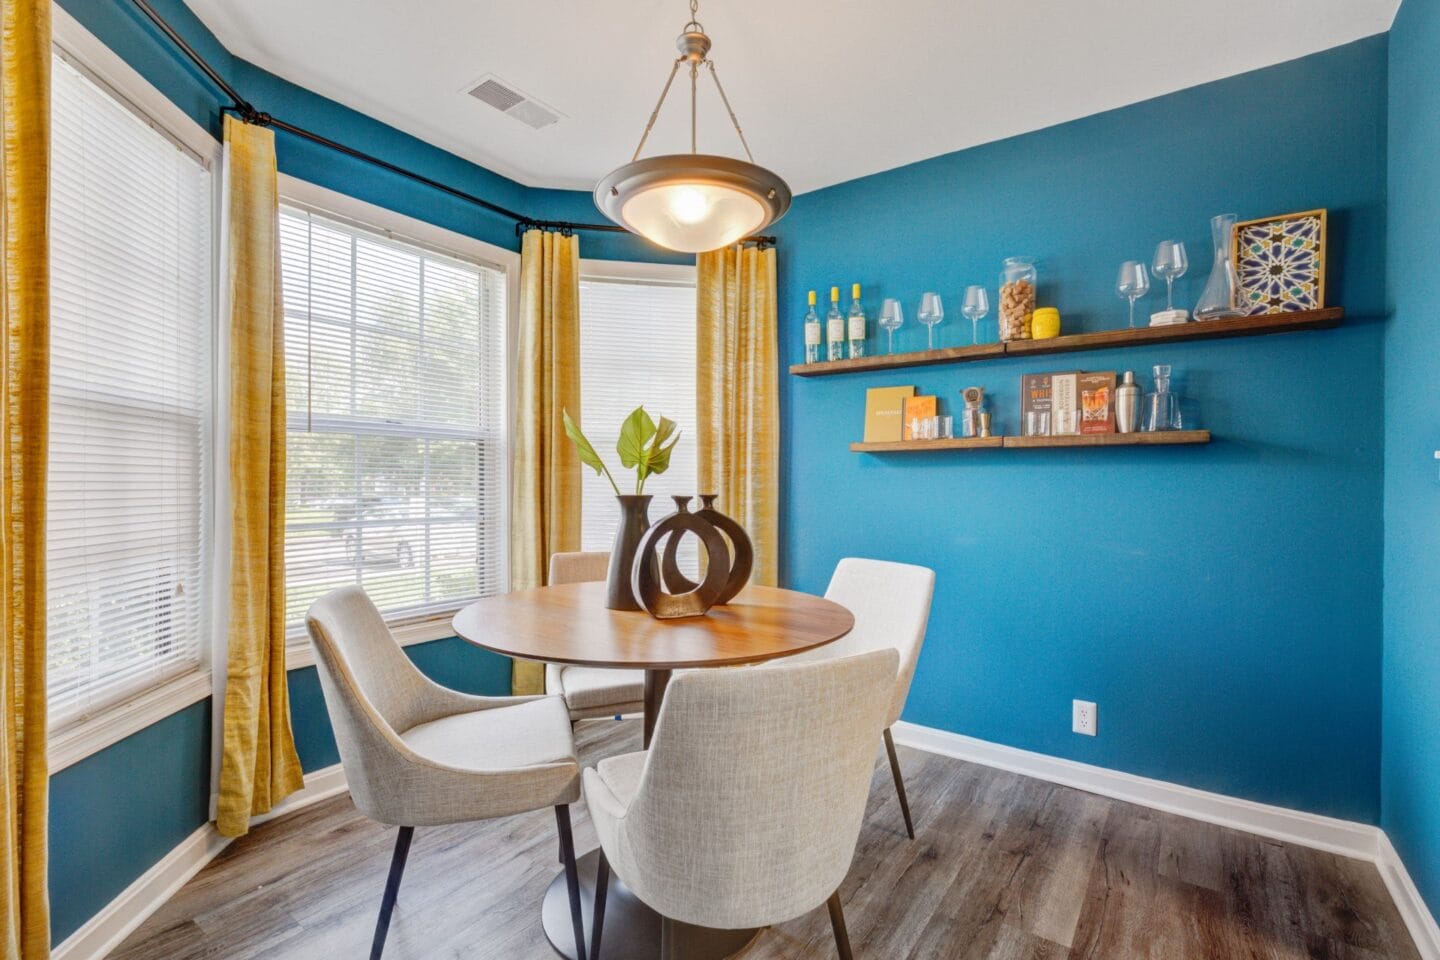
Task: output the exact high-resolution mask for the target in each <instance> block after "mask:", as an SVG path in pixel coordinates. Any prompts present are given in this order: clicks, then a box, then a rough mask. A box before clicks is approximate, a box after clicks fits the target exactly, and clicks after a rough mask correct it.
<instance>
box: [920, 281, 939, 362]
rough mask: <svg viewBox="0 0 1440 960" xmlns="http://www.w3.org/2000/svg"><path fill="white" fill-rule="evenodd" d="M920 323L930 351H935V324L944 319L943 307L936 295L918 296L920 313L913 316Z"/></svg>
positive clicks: (925, 294) (923, 294)
mask: <svg viewBox="0 0 1440 960" xmlns="http://www.w3.org/2000/svg"><path fill="white" fill-rule="evenodd" d="M915 316H916V317H918V318H919V320H920V322H921V323H923V324H925V329H926V333H927V335H928V340H929V344H930V347H929V348H930V349H931V350H934V349H935V324H937V323H939V322H940V321H941V320H944V319H945V305H944V304H942V303H941V302H940V294H938V293H922V294H921V295H920V312H919V313H917V314H916V315H915Z"/></svg>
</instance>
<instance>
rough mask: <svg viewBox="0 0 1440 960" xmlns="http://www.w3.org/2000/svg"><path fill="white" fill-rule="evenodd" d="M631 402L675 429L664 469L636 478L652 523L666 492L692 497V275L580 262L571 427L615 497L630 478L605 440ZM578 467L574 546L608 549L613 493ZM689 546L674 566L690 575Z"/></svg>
mask: <svg viewBox="0 0 1440 960" xmlns="http://www.w3.org/2000/svg"><path fill="white" fill-rule="evenodd" d="M638 406H644V407H645V410H646V411H647V412H648V413H649V414H650V415H651V416H652V417H654V418H655V419H656V420H659V419H660V417H662V416H666V417H669V418H670V419H671V420H674V421H675V422H676V423H677V424H679V425H680V430H681V437H680V443H679V445H678V446H677V447H676V448H675V452H674V454H673V456H672V458H671V461H670V469H669V470H667V471H666V472H665V473H663V474H661V475H659V476H656V477H651V478H650V479H648V480H647V481H646V482H645V492H646V493H649V494H653V495H654V496H655V501H654V502H653V503H652V504H651V510H650V514H651V519H652V520H656V519H659V518H660V517H662V516H664V515H665V514H667V513H669V512H671V510H673V509H674V507H673V505H672V504H671V503H670V501H669V499H668V497H669V496H670V495H672V494H682V495H694V494H696V493H698V492H699V491H698V490H696V488H695V485H696V482H697V481H696V477H697V472H698V460H697V456H696V447H695V270H694V268H693V267H672V266H664V265H658V264H632V263H607V262H603V261H590V262H586V263H584V264H582V271H581V279H580V410H581V418H580V419H581V426H582V427H583V428H584V430H585V435H586V436H587V437H589V438H590V442H591V443H592V444H594V446H595V449H596V451H597V452H599V454H600V456H601V458H602V459H604V460H605V462H606V464H607V465H608V466H609V467H610V469H611V471H612V472H613V473H614V474H615V482H616V483H618V484H619V485H620V490H621V492H622V493H633V492H634V473H633V472H630V471H623V470H621V469H620V464H619V457H618V456H617V455H616V453H615V442H616V440H617V439H618V438H619V436H620V424H621V423H622V422H623V421H624V419H625V417H626V416H628V415H629V414H630V411H632V410H634V409H635V408H636V407H638ZM582 469H583V475H584V480H583V481H582V486H581V498H582V507H581V542H582V545H583V547H584V549H586V550H609V549H610V546H611V543H612V541H613V540H614V538H615V525H616V523H617V522H618V521H619V518H620V510H619V507H618V505H617V504H616V502H615V491H614V490H613V489H611V487H610V484H609V482H608V481H607V480H606V479H605V478H604V477H603V476H596V475H595V473H594V471H593V470H590V469H588V468H582ZM627 477H628V479H629V483H628V485H627V482H626V480H627ZM697 550H698V548H697V547H696V545H695V540H694V538H686V540H685V545H684V546H683V547H682V548H681V551H680V559H681V562H682V565H684V566H686V567H688V568H690V569H691V570H693V569H694V564H695V557H696V551H697Z"/></svg>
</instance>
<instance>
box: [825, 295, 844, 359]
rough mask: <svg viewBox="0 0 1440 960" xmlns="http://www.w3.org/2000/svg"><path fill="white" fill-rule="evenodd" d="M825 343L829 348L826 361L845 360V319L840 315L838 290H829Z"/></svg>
mask: <svg viewBox="0 0 1440 960" xmlns="http://www.w3.org/2000/svg"><path fill="white" fill-rule="evenodd" d="M825 343H826V346H827V347H828V348H829V355H828V358H827V359H830V360H844V359H845V318H844V317H843V316H841V314H840V288H839V287H831V288H830V312H829V313H827V314H825Z"/></svg>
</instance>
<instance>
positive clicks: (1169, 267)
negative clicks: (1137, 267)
mask: <svg viewBox="0 0 1440 960" xmlns="http://www.w3.org/2000/svg"><path fill="white" fill-rule="evenodd" d="M1152 266H1153V267H1154V271H1155V276H1157V277H1159V278H1160V279H1161V280H1164V281H1165V309H1166V310H1174V309H1175V281H1176V280H1179V279H1180V278H1181V277H1183V276H1185V271H1187V270H1189V269H1190V257H1189V255H1188V254H1186V252H1185V244H1183V243H1181V242H1180V241H1179V240H1161V241H1160V245H1159V246H1157V247H1156V248H1155V262H1154V264H1152ZM1132 326H1133V324H1132Z"/></svg>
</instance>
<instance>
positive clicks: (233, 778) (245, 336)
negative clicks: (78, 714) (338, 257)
mask: <svg viewBox="0 0 1440 960" xmlns="http://www.w3.org/2000/svg"><path fill="white" fill-rule="evenodd" d="M7 2H8V0H7ZM225 179H226V197H225V223H226V231H227V233H226V240H227V244H228V249H229V263H228V274H227V283H228V287H227V292H228V295H229V304H230V499H231V504H232V507H233V519H232V521H231V543H230V624H229V630H228V634H227V635H228V640H229V649H228V653H227V658H228V662H227V666H226V680H225V718H224V741H223V746H222V754H221V759H220V798H219V804H218V812H217V816H216V825H217V826H218V827H219V828H220V832H221V833H223V834H224V835H225V836H227V837H238V836H240V835H241V834H243V833H245V832H246V831H247V830H249V829H250V818H251V817H252V816H254V815H256V814H260V813H264V812H266V811H267V810H269V809H271V807H273V806H274V805H275V804H277V803H279V802H280V801H281V800H282V799H283V798H284V797H286V796H287V795H288V794H291V793H294V792H295V791H296V790H299V789H300V788H301V787H302V786H304V777H303V775H302V773H301V770H300V758H299V757H298V756H297V755H296V753H295V741H294V738H293V737H292V735H291V731H290V695H289V689H288V687H287V686H286V683H285V334H284V328H283V326H282V324H283V323H284V318H283V314H282V310H281V301H280V238H279V233H280V224H279V217H280V206H279V203H280V193H279V184H278V183H277V178H276V172H275V135H274V134H273V133H272V132H271V131H270V130H268V129H265V128H263V127H256V126H251V125H249V124H246V123H243V122H241V121H240V120H237V119H236V118H234V117H232V116H226V118H225Z"/></svg>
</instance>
